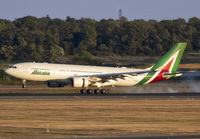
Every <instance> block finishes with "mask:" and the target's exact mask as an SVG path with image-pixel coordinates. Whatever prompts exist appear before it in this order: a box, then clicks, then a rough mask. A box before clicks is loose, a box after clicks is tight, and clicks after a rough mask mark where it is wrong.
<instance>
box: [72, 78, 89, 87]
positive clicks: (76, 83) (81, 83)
mask: <svg viewBox="0 0 200 139" xmlns="http://www.w3.org/2000/svg"><path fill="white" fill-rule="evenodd" d="M90 84H91V82H90V81H89V80H88V78H80V77H75V78H72V79H71V86H72V87H88V86H89V85H90Z"/></svg>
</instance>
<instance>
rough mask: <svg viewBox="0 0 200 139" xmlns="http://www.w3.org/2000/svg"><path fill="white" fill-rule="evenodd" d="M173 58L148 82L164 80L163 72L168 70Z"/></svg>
mask: <svg viewBox="0 0 200 139" xmlns="http://www.w3.org/2000/svg"><path fill="white" fill-rule="evenodd" d="M172 61H173V59H172V60H171V61H170V62H169V63H168V64H167V65H166V66H165V67H164V68H163V69H162V71H161V72H160V73H159V74H158V76H156V77H155V78H154V79H153V80H152V81H151V82H150V83H154V82H158V81H162V80H165V79H166V78H164V77H163V72H169V69H170V67H171V64H172Z"/></svg>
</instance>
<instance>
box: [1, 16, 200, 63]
mask: <svg viewBox="0 0 200 139" xmlns="http://www.w3.org/2000/svg"><path fill="white" fill-rule="evenodd" d="M177 42H187V43H188V45H187V50H186V52H188V51H191V50H195V51H199V50H200V19H199V18H196V17H193V18H190V19H189V21H188V22H186V21H185V20H184V19H176V20H163V21H160V22H158V21H155V20H149V21H145V20H134V21H128V20H127V18H126V17H122V18H121V19H120V20H113V19H109V20H105V19H103V20H100V21H96V20H93V19H89V18H81V19H79V20H76V19H74V18H70V17H67V18H66V20H61V19H58V18H56V19H51V18H50V17H49V16H48V15H47V16H46V17H42V18H36V17H33V16H27V17H23V18H19V19H16V20H14V21H9V20H3V19H0V59H1V60H25V61H38V62H42V61H46V62H54V61H56V60H57V58H58V57H60V56H67V55H76V54H77V53H86V52H87V53H88V54H92V55H97V56H106V55H121V56H125V55H139V56H145V55H148V56H155V55H163V54H164V53H166V51H168V50H169V49H170V48H171V47H172V46H173V45H174V44H176V43H177ZM87 53H86V54H87Z"/></svg>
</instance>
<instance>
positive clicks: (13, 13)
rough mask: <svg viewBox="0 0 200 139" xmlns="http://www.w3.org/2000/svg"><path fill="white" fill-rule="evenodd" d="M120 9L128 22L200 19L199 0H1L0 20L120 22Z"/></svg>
mask: <svg viewBox="0 0 200 139" xmlns="http://www.w3.org/2000/svg"><path fill="white" fill-rule="evenodd" d="M119 9H122V16H125V17H126V18H128V20H129V21H132V20H135V19H144V20H146V21H148V20H150V19H153V20H157V21H161V20H173V19H178V18H184V19H185V20H186V21H188V19H189V18H192V17H198V18H200V0H0V19H7V20H11V21H13V20H15V19H17V18H22V17H24V16H28V15H30V16H35V17H38V18H41V17H46V15H49V16H50V18H52V19H54V18H60V19H62V20H65V19H66V17H67V16H70V17H71V18H76V19H80V18H82V17H83V18H91V19H95V20H97V21H99V20H101V19H118V18H119Z"/></svg>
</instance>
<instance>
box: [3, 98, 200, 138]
mask: <svg viewBox="0 0 200 139" xmlns="http://www.w3.org/2000/svg"><path fill="white" fill-rule="evenodd" d="M199 131H200V100H196V99H195V100H194V99H193V100H182V99H173V98H171V99H168V100H154V99H150V100H142V99H140V100H137V99H125V98H122V99H111V100H109V99H106V100H104V99H95V100H93V99H81V98H74V99H67V100H66V99H54V100H41V99H34V100H33V99H28V100H21V99H20V100H1V102H0V137H3V138H4V137H5V138H14V137H15V138H19V137H20V138H26V137H29V138H33V137H34V138H35V137H38V138H39V137H40V138H48V137H51V138H54V137H56V138H66V137H72V138H74V137H109V136H119V135H123V134H124V135H131V134H137V133H158V134H199Z"/></svg>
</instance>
